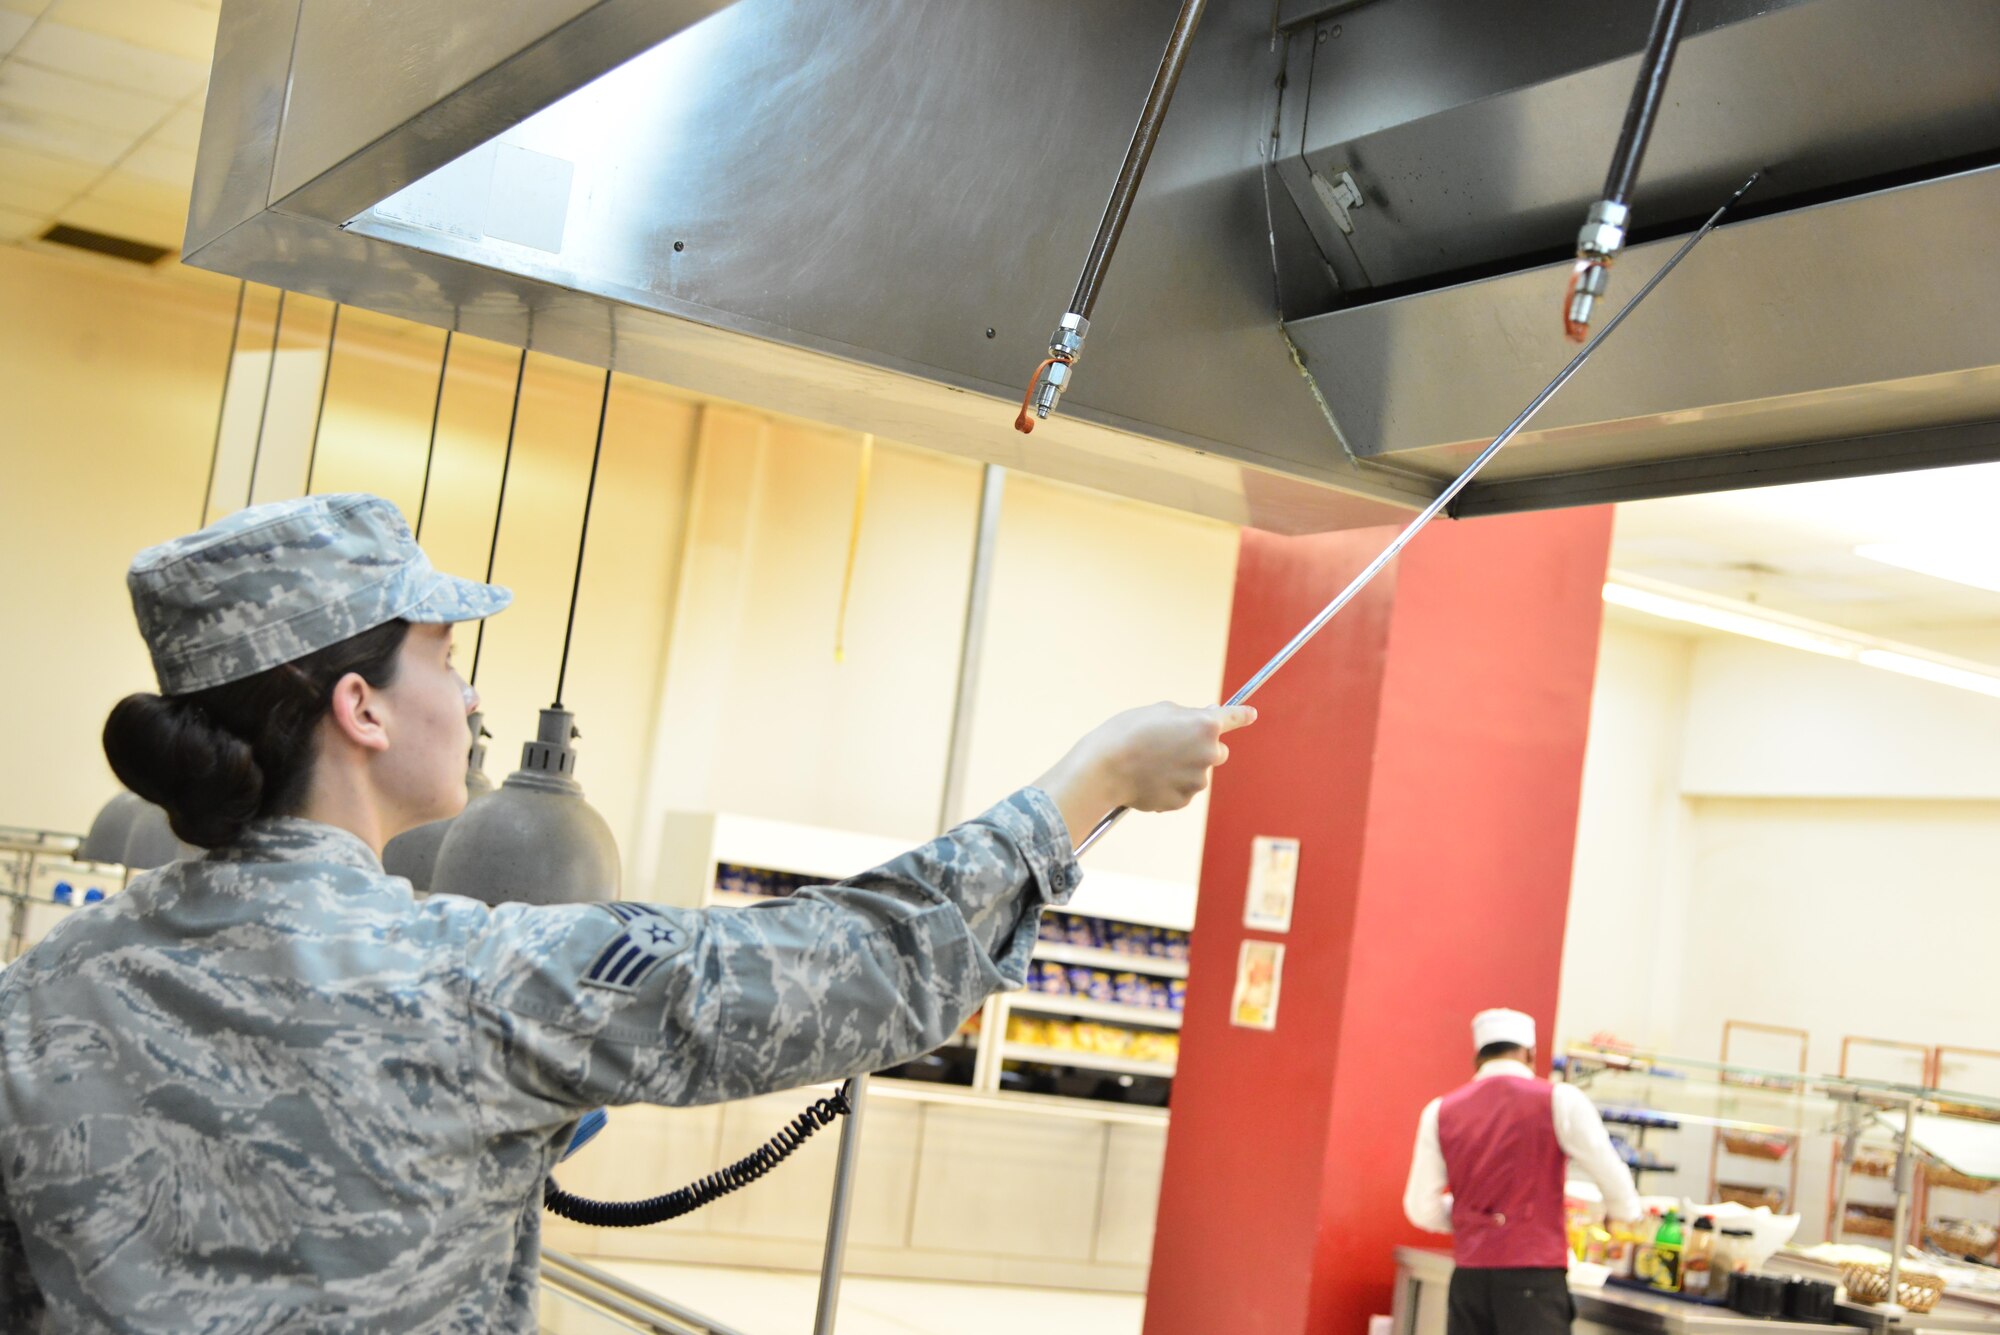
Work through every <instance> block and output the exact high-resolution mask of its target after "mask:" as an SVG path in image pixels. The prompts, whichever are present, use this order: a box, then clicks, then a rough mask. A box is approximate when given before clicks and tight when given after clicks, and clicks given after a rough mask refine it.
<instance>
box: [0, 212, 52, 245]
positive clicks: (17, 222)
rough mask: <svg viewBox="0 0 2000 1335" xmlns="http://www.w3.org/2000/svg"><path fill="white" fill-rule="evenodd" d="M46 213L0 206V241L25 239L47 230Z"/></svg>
mask: <svg viewBox="0 0 2000 1335" xmlns="http://www.w3.org/2000/svg"><path fill="white" fill-rule="evenodd" d="M48 226H49V220H48V217H47V215H45V214H40V213H23V212H22V211H21V210H19V209H10V208H7V207H5V206H0V241H25V240H27V239H28V238H29V237H31V236H40V235H41V234H42V233H43V232H45V231H47V230H48Z"/></svg>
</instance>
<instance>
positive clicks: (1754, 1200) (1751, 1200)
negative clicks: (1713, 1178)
mask: <svg viewBox="0 0 2000 1335" xmlns="http://www.w3.org/2000/svg"><path fill="white" fill-rule="evenodd" d="M1715 1198H1716V1200H1718V1201H1721V1202H1724V1203H1725V1204H1731V1205H1740V1206H1742V1207H1743V1208H1744V1209H1746V1210H1755V1209H1757V1208H1758V1207H1759V1206H1764V1207H1768V1208H1769V1209H1770V1211H1771V1213H1772V1214H1783V1213H1784V1212H1785V1193H1784V1192H1782V1191H1780V1190H1778V1189H1777V1188H1776V1187H1752V1186H1745V1185H1744V1184H1743V1183H1740V1182H1722V1183H1718V1184H1717V1185H1716V1188H1715Z"/></svg>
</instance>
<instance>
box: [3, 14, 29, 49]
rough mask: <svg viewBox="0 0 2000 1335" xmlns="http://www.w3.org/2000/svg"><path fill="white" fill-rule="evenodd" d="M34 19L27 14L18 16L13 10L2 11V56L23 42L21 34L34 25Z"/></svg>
mask: <svg viewBox="0 0 2000 1335" xmlns="http://www.w3.org/2000/svg"><path fill="white" fill-rule="evenodd" d="M34 22H35V21H34V19H32V18H30V17H29V16H28V15H26V14H17V13H15V12H14V11H13V10H11V9H0V56H4V55H6V54H7V52H9V51H10V50H12V49H13V47H14V43H16V42H18V41H20V40H21V34H22V33H24V32H26V31H27V30H28V29H29V28H30V27H31V26H32V25H33V24H34Z"/></svg>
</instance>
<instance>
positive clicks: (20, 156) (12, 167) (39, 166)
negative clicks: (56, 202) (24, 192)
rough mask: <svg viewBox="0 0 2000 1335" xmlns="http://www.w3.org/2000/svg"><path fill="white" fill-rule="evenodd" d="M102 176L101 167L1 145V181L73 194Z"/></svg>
mask: <svg viewBox="0 0 2000 1335" xmlns="http://www.w3.org/2000/svg"><path fill="white" fill-rule="evenodd" d="M102 174H103V169H102V168H101V167H92V166H88V165H86V164H84V163H81V162H75V161H71V160H67V159H64V158H52V157H48V156H45V155H44V154H41V153H30V152H28V151H26V150H25V149H19V148H14V147H12V146H10V145H7V144H0V181H16V182H20V183H23V184H26V185H32V186H35V187H37V188H40V189H45V190H57V191H61V192H63V193H64V194H67V195H76V194H78V193H80V192H81V191H82V190H83V188H84V187H85V186H87V185H89V184H90V183H91V182H92V181H94V180H96V179H97V178H98V177H99V176H100V175H102Z"/></svg>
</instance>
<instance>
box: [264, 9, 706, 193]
mask: <svg viewBox="0 0 2000 1335" xmlns="http://www.w3.org/2000/svg"><path fill="white" fill-rule="evenodd" d="M297 3H298V9H299V17H298V42H297V47H296V50H297V52H298V53H299V58H298V59H296V60H295V62H294V63H293V65H292V69H291V77H290V87H289V90H288V92H287V103H288V105H287V108H286V113H285V123H284V133H283V135H282V138H281V140H280V142H279V145H278V155H277V161H276V165H275V170H274V172H273V175H272V180H271V197H272V199H274V200H279V199H285V198H287V197H288V196H292V195H294V194H298V193H299V192H302V191H305V190H306V188H307V187H308V186H315V187H316V188H315V189H314V190H313V191H312V192H311V193H308V194H304V195H302V196H301V197H300V198H299V199H297V200H295V201H293V202H292V204H291V205H290V207H292V208H294V209H298V210H303V211H306V212H312V213H316V214H317V215H318V216H321V217H324V218H327V219H328V220H329V221H335V222H340V221H345V220H346V219H347V218H349V217H352V216H353V215H354V214H356V213H359V212H360V211H361V210H362V209H364V208H366V207H368V206H369V205H370V204H373V203H374V202H375V201H376V200H378V199H381V198H382V197H383V196H384V195H386V194H388V193H390V192H391V191H392V190H395V189H397V188H398V187H400V186H401V185H403V184H405V183H406V182H408V181H411V180H414V179H416V178H417V177H419V176H422V175H424V174H425V173H427V172H430V171H434V170H436V169H437V168H438V167H441V166H443V165H444V164H445V163H447V162H449V161H451V160H452V159H453V158H455V157H457V156H458V155H459V154H460V153H462V152H464V151H465V150H466V149H468V148H471V147H473V146H474V145H476V144H478V143H479V142H480V141H482V140H483V139H486V138H487V137H489V136H491V135H492V134H493V133H494V131H495V130H498V129H500V128H502V127H504V126H507V125H511V124H513V123H514V122H516V121H518V120H520V119H522V118H523V117H526V116H529V115H532V114H533V113H534V112H536V111H539V110H541V109H542V108H543V107H545V106H547V105H548V104H549V103H550V102H552V101H554V100H556V99H557V98H560V97H562V96H563V95H564V94H566V93H569V92H571V91H573V90H575V89H577V88H580V87H582V86H583V85H584V84H586V83H588V82H590V80H592V79H594V78H596V77H597V76H598V75H599V74H601V73H603V72H604V71H605V70H606V69H609V68H611V67H613V66H615V65H618V64H621V63H623V62H624V61H626V60H629V59H631V58H632V57H633V56H636V55H638V54H639V53H640V52H642V51H646V50H648V49H650V48H651V47H654V46H657V45H658V44H660V43H661V42H663V41H665V40H667V38H669V37H671V36H673V35H674V34H675V33H677V32H680V31H681V30H682V29H684V28H687V27H689V26H691V25H693V24H696V23H699V22H700V21H701V20H703V19H705V18H707V17H708V16H709V15H711V14H713V13H714V12H715V11H717V10H718V9H722V8H724V7H726V6H727V5H728V4H729V3H730V0H426V3H422V4H410V3H403V2H402V0H396V2H395V3H389V2H388V0H363V2H357V0H297ZM336 169H339V170H338V171H336Z"/></svg>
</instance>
